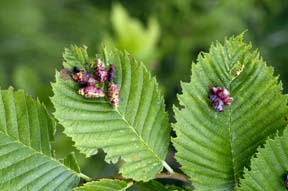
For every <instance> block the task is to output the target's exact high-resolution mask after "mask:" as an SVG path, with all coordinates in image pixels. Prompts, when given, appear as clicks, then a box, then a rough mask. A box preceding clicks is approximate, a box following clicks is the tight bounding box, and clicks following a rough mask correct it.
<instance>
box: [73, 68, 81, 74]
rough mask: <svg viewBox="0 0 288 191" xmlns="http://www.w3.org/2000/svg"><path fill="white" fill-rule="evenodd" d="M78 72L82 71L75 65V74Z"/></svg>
mask: <svg viewBox="0 0 288 191" xmlns="http://www.w3.org/2000/svg"><path fill="white" fill-rule="evenodd" d="M78 72H80V69H79V68H78V67H76V66H74V67H73V73H74V74H75V73H78Z"/></svg>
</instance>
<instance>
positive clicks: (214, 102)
mask: <svg viewBox="0 0 288 191" xmlns="http://www.w3.org/2000/svg"><path fill="white" fill-rule="evenodd" d="M210 91H211V94H210V95H209V99H210V101H211V106H212V107H213V108H214V109H215V110H216V111H218V112H223V111H224V105H227V106H229V105H231V103H232V101H233V98H232V97H230V92H229V91H228V90H226V89H225V88H222V87H214V86H212V87H210Z"/></svg>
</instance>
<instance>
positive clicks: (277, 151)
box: [240, 129, 288, 191]
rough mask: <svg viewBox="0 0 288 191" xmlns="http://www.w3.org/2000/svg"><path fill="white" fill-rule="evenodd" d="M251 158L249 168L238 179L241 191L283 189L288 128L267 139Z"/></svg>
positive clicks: (287, 151)
mask: <svg viewBox="0 0 288 191" xmlns="http://www.w3.org/2000/svg"><path fill="white" fill-rule="evenodd" d="M264 147H265V148H260V149H259V153H258V154H257V158H253V159H252V160H251V170H250V171H248V169H245V170H244V173H245V174H244V179H241V180H240V190H241V191H242V190H243V191H250V190H251V191H257V190H259V191H266V190H267V191H270V190H277V191H285V190H287V189H286V188H285V186H284V175H286V174H287V172H288V129H286V130H285V131H284V135H283V136H278V137H276V138H275V139H274V140H272V139H269V140H268V141H267V143H266V144H265V146H264Z"/></svg>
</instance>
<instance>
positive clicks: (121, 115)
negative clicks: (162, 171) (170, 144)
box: [115, 108, 163, 164]
mask: <svg viewBox="0 0 288 191" xmlns="http://www.w3.org/2000/svg"><path fill="white" fill-rule="evenodd" d="M115 111H116V113H117V114H118V115H119V116H120V117H121V118H122V120H123V121H124V122H125V123H126V124H127V126H128V127H129V128H130V129H131V130H132V132H133V133H134V134H135V135H136V136H137V137H138V138H139V139H140V141H141V142H142V144H143V145H144V146H145V147H146V148H147V150H148V151H149V152H151V153H152V155H153V156H154V157H155V158H156V159H157V160H158V161H159V162H160V163H161V164H162V161H163V160H162V159H161V158H160V157H159V156H158V155H157V154H156V153H155V152H154V151H153V149H152V148H151V147H150V145H148V144H146V142H145V140H144V139H143V138H142V136H141V135H139V133H138V132H137V131H136V130H135V128H134V127H133V126H132V125H131V124H130V123H129V121H128V120H127V119H126V118H125V115H123V114H122V113H121V112H120V111H119V109H118V108H115Z"/></svg>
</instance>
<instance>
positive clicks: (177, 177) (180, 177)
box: [90, 172, 191, 184]
mask: <svg viewBox="0 0 288 191" xmlns="http://www.w3.org/2000/svg"><path fill="white" fill-rule="evenodd" d="M103 178H105V179H118V180H131V181H133V180H132V179H127V178H124V177H123V176H121V175H115V176H102V177H97V178H93V179H91V180H90V181H97V180H101V179H103ZM155 178H156V179H172V180H178V181H181V182H184V183H187V184H191V182H190V180H189V178H188V177H187V176H185V175H183V174H180V173H177V172H174V173H160V174H158V175H156V177H155Z"/></svg>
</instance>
